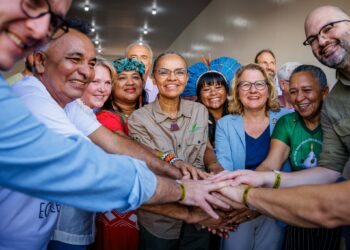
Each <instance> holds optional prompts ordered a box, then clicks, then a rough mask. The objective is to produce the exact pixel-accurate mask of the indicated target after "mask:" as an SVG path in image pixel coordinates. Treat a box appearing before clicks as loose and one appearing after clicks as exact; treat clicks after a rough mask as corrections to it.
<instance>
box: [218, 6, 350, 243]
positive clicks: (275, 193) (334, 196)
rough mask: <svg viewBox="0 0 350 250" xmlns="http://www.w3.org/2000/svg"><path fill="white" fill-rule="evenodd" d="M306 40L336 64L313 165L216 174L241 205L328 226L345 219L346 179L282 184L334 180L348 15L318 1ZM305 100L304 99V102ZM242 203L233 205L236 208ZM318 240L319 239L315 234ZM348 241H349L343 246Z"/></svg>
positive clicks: (348, 129) (345, 126) (345, 122)
mask: <svg viewBox="0 0 350 250" xmlns="http://www.w3.org/2000/svg"><path fill="white" fill-rule="evenodd" d="M305 34H306V37H307V38H306V40H305V42H304V45H306V46H307V45H310V46H311V49H312V52H313V54H314V55H315V57H316V58H317V59H318V60H319V61H320V62H321V63H323V64H324V65H326V66H328V67H330V68H335V69H336V70H337V78H338V81H337V83H336V84H335V86H334V87H333V89H332V91H331V92H330V94H329V96H328V97H327V98H326V99H325V101H324V104H323V107H322V111H321V125H322V131H323V148H322V152H321V154H320V159H319V162H318V166H317V167H315V168H312V169H307V170H302V171H298V172H293V173H274V172H247V171H244V170H243V171H236V172H234V173H232V172H230V173H223V174H221V176H216V177H215V178H216V180H218V181H222V180H227V179H234V180H235V181H234V182H235V185H239V184H242V183H243V184H248V185H250V186H249V187H244V186H238V187H236V188H224V189H223V190H222V191H221V192H222V194H224V195H226V196H229V197H230V198H231V199H232V200H234V201H235V202H238V203H241V204H242V203H243V204H242V205H243V206H246V207H249V208H251V209H257V210H259V211H261V212H263V213H264V214H267V215H270V216H273V217H275V218H278V219H281V220H283V221H286V222H287V223H288V224H291V225H296V226H301V227H320V226H321V227H327V228H334V227H337V226H340V225H349V223H350V201H349V194H350V181H349V180H347V181H344V182H341V183H337V184H329V185H312V186H301V187H293V188H285V189H278V190H276V189H267V188H251V186H254V187H258V186H264V187H273V186H274V187H275V188H276V187H290V186H296V185H307V184H327V183H333V182H335V181H336V180H337V179H338V178H339V177H340V176H341V174H342V171H343V169H344V166H345V164H346V162H347V161H348V160H349V156H350V98H349V97H350V17H349V16H348V15H347V14H346V13H345V12H344V11H343V10H342V9H340V8H338V7H336V6H322V7H319V8H317V9H314V10H313V11H311V12H310V14H309V15H308V16H307V18H306V20H305ZM305 105H308V104H307V103H305ZM242 205H237V204H236V206H235V207H236V208H239V207H240V206H242ZM320 240H321V239H320ZM348 247H349V246H348Z"/></svg>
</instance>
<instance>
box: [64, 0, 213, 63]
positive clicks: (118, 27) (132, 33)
mask: <svg viewBox="0 0 350 250" xmlns="http://www.w3.org/2000/svg"><path fill="white" fill-rule="evenodd" d="M210 2H211V0H126V1H124V0H98V1H97V0H88V3H89V5H90V10H89V11H87V12H86V11H84V4H86V3H87V0H80V1H74V2H73V5H72V7H71V9H70V11H69V13H68V17H74V18H79V19H84V20H86V21H88V22H89V23H93V22H94V23H95V26H96V31H95V33H94V34H95V35H94V37H96V36H98V38H99V40H100V41H101V42H100V46H101V49H102V51H101V53H100V54H101V55H102V56H105V57H107V58H117V57H120V56H123V55H124V52H125V49H126V47H127V46H128V45H129V44H130V43H133V42H137V41H139V40H140V38H141V39H142V40H143V41H144V42H146V43H147V44H149V45H150V46H151V48H152V50H153V52H154V54H155V55H157V54H159V53H161V52H164V51H165V50H167V49H168V48H169V47H170V45H171V44H172V43H173V42H174V41H175V39H176V38H177V37H178V36H179V35H180V34H181V32H182V31H183V30H184V29H185V28H186V27H187V25H189V24H190V23H191V21H192V20H194V19H195V17H196V16H197V15H198V14H199V13H200V12H201V11H202V10H203V9H204V8H205V7H206V6H207V5H208V4H209V3H210ZM153 7H156V8H157V14H156V15H152V14H151V11H152V8H153ZM145 25H146V26H147V27H148V34H147V35H145V34H143V28H144V27H145ZM96 47H98V45H96Z"/></svg>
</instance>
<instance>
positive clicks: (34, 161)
mask: <svg viewBox="0 0 350 250" xmlns="http://www.w3.org/2000/svg"><path fill="white" fill-rule="evenodd" d="M70 4H71V1H70V0H60V1H59V0H42V1H36V2H35V4H34V3H33V1H30V0H12V1H10V2H9V1H5V0H1V1H0V69H1V70H8V69H10V68H11V67H12V66H13V65H14V64H15V62H16V61H17V60H19V59H20V58H22V57H24V56H26V55H27V54H28V53H30V52H31V51H32V50H33V49H34V48H36V47H38V46H41V45H43V44H44V43H46V42H47V41H48V40H49V39H52V38H55V36H57V31H60V30H61V29H62V27H63V26H64V23H63V16H64V15H65V13H66V12H67V10H68V8H69V6H70ZM0 105H1V107H2V108H1V115H0V185H2V186H4V187H7V188H11V189H15V190H18V191H21V192H24V193H27V194H30V195H33V196H37V197H41V198H44V199H47V200H52V201H57V202H60V203H63V204H70V205H73V206H76V207H79V208H82V209H86V210H91V211H105V210H111V209H113V208H122V209H125V210H129V209H135V208H137V207H138V206H140V205H141V204H142V203H145V202H146V203H147V204H158V203H166V202H174V201H180V200H181V202H182V203H183V204H187V205H194V206H200V207H202V208H203V209H204V210H205V211H207V212H208V213H210V214H211V215H212V216H214V217H216V214H215V213H214V211H213V210H212V208H211V207H210V205H209V202H210V203H213V204H217V205H222V206H223V204H222V202H220V201H219V200H218V199H217V198H215V197H214V196H212V195H211V194H210V193H209V192H210V191H213V190H216V189H219V188H221V187H222V186H224V185H226V184H225V183H219V184H212V183H211V182H210V181H191V180H186V181H183V184H178V183H176V182H175V181H173V180H170V179H167V178H165V177H160V176H156V175H154V174H153V173H152V172H151V171H150V170H149V169H148V168H147V166H146V164H145V163H144V162H142V161H139V160H136V159H132V158H130V157H127V156H120V155H108V154H106V153H104V152H103V151H102V150H101V149H99V148H97V147H96V146H94V145H93V144H92V143H90V142H86V141H85V140H83V139H81V138H79V137H70V138H68V139H65V138H64V137H62V136H59V135H58V134H55V133H53V132H51V131H49V130H48V129H47V128H46V127H45V126H44V125H42V124H40V123H39V122H38V121H37V120H36V119H35V118H34V117H33V116H32V114H31V113H30V112H29V111H28V110H27V109H26V108H25V107H24V105H23V104H22V103H21V102H20V101H19V100H18V99H17V98H16V97H15V96H14V95H13V94H12V93H11V91H10V89H9V87H8V86H7V84H6V82H5V81H4V80H3V78H2V77H1V79H0Z"/></svg>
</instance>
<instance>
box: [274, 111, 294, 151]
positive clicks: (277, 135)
mask: <svg viewBox="0 0 350 250" xmlns="http://www.w3.org/2000/svg"><path fill="white" fill-rule="evenodd" d="M271 139H277V140H279V141H282V142H284V143H285V144H287V145H290V135H289V128H288V122H287V117H286V116H282V117H281V118H280V119H279V120H278V121H277V124H276V126H275V128H274V130H273V132H272V135H271Z"/></svg>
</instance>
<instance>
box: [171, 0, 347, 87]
mask: <svg viewBox="0 0 350 250" xmlns="http://www.w3.org/2000/svg"><path fill="white" fill-rule="evenodd" d="M325 4H332V5H336V6H339V7H341V8H343V9H345V10H346V11H348V13H350V1H348V0H346V1H345V0H343V1H340V0H338V1H337V0H333V1H324V0H304V1H302V0H260V1H259V0H244V1H242V0H240V1H238V0H213V1H212V2H211V3H210V4H209V5H208V7H207V8H206V9H205V10H204V11H203V12H202V13H201V14H200V15H199V16H198V17H197V18H196V19H195V20H194V21H193V22H192V23H191V24H190V25H189V26H188V27H187V28H186V29H185V30H184V31H183V33H182V34H181V35H180V36H179V37H178V38H177V39H176V40H175V41H174V43H173V44H172V45H171V47H170V48H169V49H170V50H177V51H179V52H180V53H182V54H183V55H184V56H185V57H186V58H187V59H188V61H189V63H191V64H192V63H195V62H198V61H199V60H200V56H201V55H204V56H208V54H211V56H212V58H216V57H220V56H223V55H226V56H231V57H234V58H236V59H237V60H238V61H239V62H241V63H242V64H247V63H250V62H253V60H254V57H255V54H256V53H257V52H258V51H259V50H261V49H264V48H270V49H271V50H273V51H274V53H275V55H276V58H277V64H278V65H277V66H280V65H282V64H283V63H285V62H287V61H300V62H302V63H309V64H314V65H317V66H321V65H320V63H319V62H318V61H317V60H316V59H315V58H314V56H313V55H312V52H311V49H310V48H309V47H305V46H303V45H302V42H303V41H304V40H305V34H304V19H305V17H306V15H307V13H308V12H309V11H310V10H312V9H314V8H315V7H318V6H321V5H325ZM321 67H322V69H324V70H325V72H326V74H327V77H328V81H329V83H330V84H331V85H333V84H334V82H335V76H334V75H335V74H334V70H332V69H329V68H326V67H324V66H321Z"/></svg>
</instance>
